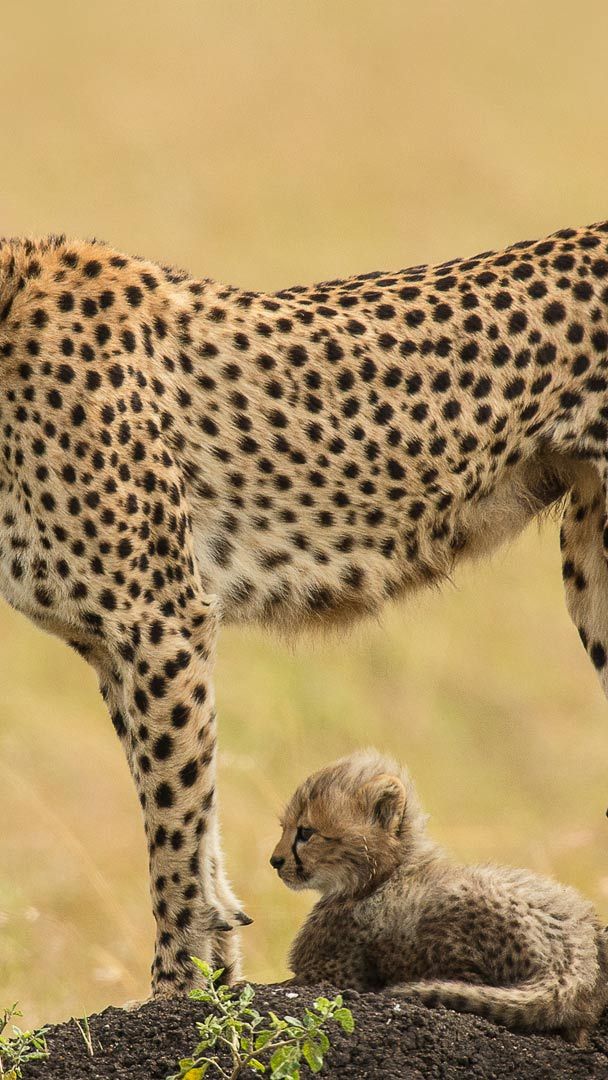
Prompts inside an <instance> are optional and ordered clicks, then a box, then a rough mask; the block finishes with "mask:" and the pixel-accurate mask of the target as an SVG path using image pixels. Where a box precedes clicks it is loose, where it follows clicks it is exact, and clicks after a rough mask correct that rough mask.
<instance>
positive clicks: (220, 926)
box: [211, 922, 234, 934]
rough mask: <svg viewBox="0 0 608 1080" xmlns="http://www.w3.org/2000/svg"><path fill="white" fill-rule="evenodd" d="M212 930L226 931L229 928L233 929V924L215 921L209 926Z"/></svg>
mask: <svg viewBox="0 0 608 1080" xmlns="http://www.w3.org/2000/svg"><path fill="white" fill-rule="evenodd" d="M211 929H212V930H221V931H222V933H226V934H227V933H228V931H229V930H234V926H231V925H230V923H229V922H216V923H214V924H213V926H212V927H211Z"/></svg>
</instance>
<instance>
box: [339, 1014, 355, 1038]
mask: <svg viewBox="0 0 608 1080" xmlns="http://www.w3.org/2000/svg"><path fill="white" fill-rule="evenodd" d="M334 1020H337V1021H338V1023H339V1025H340V1027H341V1028H342V1031H345V1032H346V1034H347V1035H352V1033H353V1031H354V1030H355V1021H354V1018H353V1014H352V1013H351V1011H350V1009H338V1011H337V1012H335V1013H334Z"/></svg>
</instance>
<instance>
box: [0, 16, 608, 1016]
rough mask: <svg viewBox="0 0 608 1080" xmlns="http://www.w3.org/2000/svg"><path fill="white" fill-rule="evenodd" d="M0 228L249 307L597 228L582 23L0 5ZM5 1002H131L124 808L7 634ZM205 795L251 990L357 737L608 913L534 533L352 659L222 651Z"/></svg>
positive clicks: (600, 854)
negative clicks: (294, 823)
mask: <svg viewBox="0 0 608 1080" xmlns="http://www.w3.org/2000/svg"><path fill="white" fill-rule="evenodd" d="M2 14H3V17H2V34H1V37H0V102H1V110H2V123H1V124H0V162H1V167H0V213H1V225H0V230H1V231H2V232H4V233H6V234H17V233H36V232H38V233H40V232H47V231H51V230H55V231H67V232H68V233H71V234H75V235H85V236H90V235H97V236H101V237H104V238H105V239H108V240H110V241H112V242H113V243H115V244H116V245H117V246H119V247H121V248H124V249H125V250H129V251H137V252H141V253H145V254H147V255H150V256H152V257H156V258H159V259H161V260H163V261H170V262H174V263H177V264H181V265H185V266H187V267H189V268H190V269H191V270H192V271H193V272H194V273H198V274H200V275H210V276H213V277H216V278H219V279H223V280H229V281H233V282H235V283H237V284H241V285H244V286H248V287H257V288H273V287H279V286H280V285H284V284H289V283H292V282H294V281H298V280H302V281H310V280H313V279H321V278H327V277H336V276H339V275H343V274H348V273H351V272H355V271H361V270H365V269H373V268H377V267H399V266H403V265H408V264H411V263H415V262H419V261H421V260H427V259H430V260H439V259H444V258H449V257H452V256H454V255H457V254H470V253H472V252H474V251H476V250H481V249H487V248H490V247H494V246H499V245H501V244H503V243H505V242H508V241H510V240H517V239H521V238H523V237H525V236H536V235H542V234H543V233H545V232H548V231H550V230H551V229H554V228H558V227H560V226H561V225H565V224H570V223H574V224H575V223H584V222H588V221H593V220H597V219H600V218H602V217H606V216H608V195H607V193H606V179H605V178H606V175H607V166H608V140H607V139H606V112H605V105H606V91H607V85H606V84H607V81H608V71H607V68H606V63H605V42H606V39H607V32H608V8H607V7H606V5H605V3H603V2H602V0H583V2H582V3H580V4H578V5H576V7H573V5H572V4H570V3H566V2H560V0H536V3H535V4H530V3H529V0H508V2H506V0H497V2H495V3H492V4H488V3H487V2H485V0H467V3H465V4H457V3H455V2H449V0H427V2H426V3H425V4H420V3H419V2H418V3H414V2H412V0H367V2H363V0H299V2H294V0H256V2H255V3H253V2H251V0H221V2H220V0H172V2H169V0H158V2H156V3H151V2H150V0H129V3H128V4H125V3H121V2H119V0H105V3H104V4H103V5H97V4H91V3H89V4H84V3H82V0H53V3H44V2H43V0H38V2H37V3H36V2H35V3H33V4H28V5H17V4H11V5H5V6H4V7H3V13H2ZM0 654H1V666H0V678H1V679H2V689H3V693H2V698H1V701H0V822H1V848H0V991H1V1000H0V1003H9V1002H10V1001H12V1000H14V999H15V998H19V1000H20V1001H21V1003H22V1006H23V1008H24V1011H25V1014H26V1020H27V1021H28V1022H31V1023H35V1022H39V1021H42V1020H53V1019H56V1018H60V1017H64V1016H67V1015H69V1014H70V1013H72V1012H74V1013H79V1014H81V1013H82V1012H83V1011H85V1010H86V1011H87V1012H90V1011H92V1010H94V1009H96V1008H99V1007H101V1006H103V1005H104V1004H106V1003H107V1002H109V1001H114V1002H120V1001H122V1000H124V999H126V998H129V997H136V996H144V995H145V994H146V992H147V968H148V964H149V961H150V956H151V945H152V922H151V916H150V911H149V901H148V895H147V881H146V859H145V853H144V843H143V829H142V826H141V821H140V816H139V807H138V803H137V799H136V797H135V794H134V792H133V790H132V788H131V783H130V780H129V777H128V773H127V767H126V764H125V762H124V760H123V758H122V756H121V751H120V748H119V746H118V744H117V741H116V740H115V737H114V735H113V732H112V730H111V726H110V724H109V722H108V720H107V718H106V715H105V713H104V710H103V707H102V705H101V702H100V700H99V699H98V696H97V691H96V686H95V680H94V678H93V676H92V674H91V673H90V672H89V671H88V669H87V668H86V666H85V665H84V664H83V663H82V662H81V661H79V660H78V658H77V657H75V656H74V655H72V654H71V653H70V652H69V650H67V649H66V648H65V647H64V646H63V645H61V644H60V643H59V642H55V641H53V640H52V639H50V638H45V637H44V636H42V635H41V634H40V633H39V632H37V631H35V630H34V629H33V628H32V627H30V626H29V625H28V624H27V623H26V622H25V621H24V620H23V619H21V618H20V617H18V616H17V615H15V614H14V613H12V612H11V611H9V610H8V609H7V608H2V611H1V613H0ZM218 698H219V705H220V730H221V740H220V744H221V774H220V779H221V798H222V802H223V821H224V834H225V842H226V847H227V849H228V853H229V859H230V866H231V868H232V871H233V877H234V880H235V882H236V885H237V887H238V891H239V893H240V894H241V895H242V897H243V899H244V900H245V901H246V906H247V909H248V910H250V911H251V914H252V915H254V916H255V918H256V922H255V924H254V926H253V927H251V928H250V929H249V930H247V931H246V932H245V933H244V934H243V938H244V945H245V958H246V971H247V975H248V976H250V977H251V978H256V979H274V978H279V977H282V976H284V974H285V959H284V958H285V952H286V947H287V943H288V941H289V939H290V937H291V935H292V934H293V932H294V930H295V928H296V925H297V923H298V920H299V918H300V917H301V916H302V913H303V912H304V910H306V908H307V906H308V904H309V903H310V899H311V898H310V897H306V896H296V895H294V894H290V893H288V892H287V891H286V890H285V889H284V888H283V887H282V886H281V885H280V883H279V882H278V881H276V880H275V877H274V876H273V874H272V872H271V870H270V868H269V867H268V866H267V858H268V855H269V853H270V851H271V849H272V846H273V844H274V841H275V838H276V835H277V827H276V820H275V818H276V813H277V811H278V809H279V807H280V804H281V801H282V800H283V799H284V798H285V797H286V796H287V795H288V794H289V793H290V791H291V790H292V788H293V786H294V785H295V784H296V783H297V782H298V781H299V780H300V779H301V778H302V776H303V775H304V774H305V773H306V772H308V771H309V770H310V769H312V768H314V767H316V766H318V765H320V764H321V763H323V762H325V761H327V760H329V759H331V758H332V757H334V756H337V755H338V754H341V753H344V752H345V751H348V750H349V749H351V748H352V747H354V746H358V745H360V744H365V743H375V744H377V745H378V746H379V747H381V748H383V749H387V750H390V751H391V752H392V753H394V754H396V755H398V756H400V757H402V758H403V759H404V760H406V761H407V762H408V763H409V765H410V766H411V768H412V771H413V774H414V776H415V778H416V780H417V782H418V785H419V787H420V790H421V793H422V795H423V797H424V799H425V802H426V804H427V806H428V808H429V810H430V811H431V812H432V815H433V818H434V821H435V833H436V835H437V836H438V837H439V838H440V839H441V840H442V841H443V842H444V843H445V844H446V845H449V846H450V847H451V848H453V849H454V851H455V852H456V853H458V854H459V855H461V856H462V857H465V858H470V859H490V858H491V859H498V860H502V861H509V862H513V863H522V864H528V865H530V866H533V867H535V868H537V869H540V870H542V871H548V872H551V873H554V874H556V875H558V876H559V877H561V878H563V879H564V880H566V881H569V882H571V883H573V884H575V885H577V886H579V887H580V888H582V889H584V890H585V891H586V892H587V893H588V894H589V895H590V896H591V897H592V898H593V899H594V900H595V901H596V902H597V903H598V905H599V908H600V911H601V912H602V913H603V915H604V917H605V916H606V915H607V914H608V870H607V867H606V862H605V851H606V837H607V835H608V824H607V823H606V821H605V818H604V809H605V805H606V801H607V800H608V784H605V783H604V775H605V772H606V769H605V764H604V763H605V761H606V756H607V750H608V729H607V726H606V725H607V720H608V717H607V716H606V707H605V705H604V702H603V699H602V698H601V696H600V692H599V689H598V688H597V687H596V684H595V679H594V676H593V673H592V671H591V669H590V666H589V664H588V663H587V661H586V658H585V656H584V654H583V651H582V649H581V647H580V645H579V644H578V641H577V637H576V634H575V632H574V630H573V629H572V627H571V626H570V624H569V621H568V618H567V615H566V612H565V608H564V605H563V601H562V598H561V586H560V574H559V559H558V551H557V528H556V525H555V523H548V524H547V525H546V526H545V527H544V529H543V532H542V534H541V535H540V536H539V535H538V534H537V533H536V532H535V531H532V532H530V533H529V534H528V535H527V536H525V537H524V538H522V540H521V541H520V542H519V543H518V544H517V545H515V546H514V547H513V548H512V549H511V551H510V552H508V553H506V554H501V555H499V556H498V557H496V558H495V559H494V561H493V562H492V564H491V565H489V566H486V567H483V568H480V567H477V568H471V569H467V570H466V571H465V572H464V573H462V574H460V575H459V577H458V581H457V587H455V588H453V587H450V588H448V589H446V590H443V592H442V594H441V595H439V594H428V595H426V596H424V597H422V598H418V599H415V600H414V601H413V603H410V604H409V606H408V607H407V608H404V609H401V610H398V611H397V610H394V611H391V612H388V613H387V614H386V617H385V619H384V620H383V622H382V625H378V626H376V625H371V626H370V625H367V626H365V627H362V628H360V629H358V630H357V631H356V632H355V633H354V634H353V635H352V636H351V637H350V638H348V639H346V640H337V639H334V640H330V641H327V640H323V641H322V642H321V643H317V644H316V646H315V645H310V644H307V643H304V644H303V645H302V646H301V647H298V648H297V649H296V650H295V651H290V650H287V649H286V648H285V647H283V646H281V645H280V644H277V642H275V641H272V640H270V639H268V638H262V637H261V636H258V635H257V634H254V633H250V634H246V633H240V632H239V633H236V632H228V633H226V634H225V635H224V637H223V640H222V644H221V650H220V664H219V672H218Z"/></svg>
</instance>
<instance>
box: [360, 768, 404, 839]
mask: <svg viewBox="0 0 608 1080" xmlns="http://www.w3.org/2000/svg"><path fill="white" fill-rule="evenodd" d="M361 795H362V797H363V800H364V803H365V805H366V806H367V807H368V809H369V813H370V816H371V818H372V821H375V822H377V823H378V825H381V826H382V828H383V829H386V831H387V832H393V833H394V832H397V830H398V828H399V826H400V824H401V819H402V818H403V811H404V810H405V788H404V786H403V784H402V783H401V780H399V778H398V777H397V776H391V775H390V774H389V773H381V774H380V776H374V779H373V780H369V781H368V783H367V784H365V786H364V787H363V788H362V790H361Z"/></svg>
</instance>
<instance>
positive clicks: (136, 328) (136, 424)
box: [0, 223, 608, 996]
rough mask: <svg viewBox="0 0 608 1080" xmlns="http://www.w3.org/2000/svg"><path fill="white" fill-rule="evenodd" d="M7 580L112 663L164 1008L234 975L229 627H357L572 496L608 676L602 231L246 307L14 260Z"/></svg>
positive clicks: (2, 264)
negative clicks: (219, 674) (225, 705)
mask: <svg viewBox="0 0 608 1080" xmlns="http://www.w3.org/2000/svg"><path fill="white" fill-rule="evenodd" d="M0 365H1V375H2V379H1V386H0V430H1V457H0V460H1V467H0V583H1V585H0V589H1V592H2V594H3V596H4V597H5V598H6V600H7V601H8V602H9V603H10V604H12V605H13V606H14V607H15V608H16V609H17V610H19V611H21V612H23V613H24V614H25V615H27V616H28V617H29V618H30V619H32V620H33V621H34V622H35V623H36V624H37V625H39V626H40V627H42V628H43V629H45V630H47V631H50V632H52V633H54V634H57V635H59V636H60V637H61V638H63V639H64V640H65V641H66V642H68V643H69V644H70V645H72V646H73V647H74V648H75V649H76V650H77V651H78V652H79V653H81V654H82V655H83V656H84V657H86V659H87V660H88V661H89V662H90V663H91V664H92V665H93V667H94V668H95V670H96V671H97V673H98V676H99V681H100V685H101V690H102V693H103V695H104V698H105V700H106V702H107V705H108V708H109V711H110V713H111V716H112V720H113V723H114V727H115V729H116V732H117V734H118V736H119V738H120V740H121V742H122V744H123V746H124V749H125V752H126V755H127V759H128V762H129V766H130V769H131V772H132V774H133V779H134V781H135V784H136V788H137V791H138V794H139V798H140V801H141V805H142V808H143V814H144V820H145V830H146V837H147V843H148V849H149V860H150V880H151V892H152V902H153V909H154V915H155V919H156V924H157V940H156V950H155V957H154V963H153V968H152V982H153V992H154V994H156V995H159V996H170V995H172V994H175V993H179V992H182V991H183V990H184V989H186V988H187V987H188V986H190V985H192V982H193V976H192V975H191V969H192V965H191V963H190V961H189V957H190V955H191V954H196V955H199V956H204V957H206V958H211V959H213V962H214V963H221V964H223V965H224V966H225V968H226V977H227V978H234V977H235V976H236V975H237V972H238V962H239V957H238V942H237V940H236V939H237V935H236V934H235V933H229V932H228V931H229V930H230V928H232V927H234V926H235V925H236V924H238V923H239V922H245V921H247V920H246V916H244V915H243V914H242V912H241V910H240V905H239V903H238V902H237V901H236V899H235V898H234V896H233V894H232V891H231V889H230V886H229V884H228V882H227V879H226V876H225V872H224V868H223V863H222V856H221V851H220V844H219V835H218V826H217V814H216V806H215V748H216V717H215V710H214V696H213V683H212V676H213V664H214V653H215V648H216V640H217V635H218V629H219V627H220V624H221V623H239V622H252V621H257V622H259V623H263V624H266V625H268V626H270V627H273V628H279V629H283V630H286V631H297V630H298V629H300V628H302V627H305V626H308V627H312V628H314V627H316V626H321V625H323V624H325V623H328V622H334V623H335V622H342V623H348V622H350V621H352V620H353V619H354V618H355V617H358V616H361V615H364V614H368V613H373V612H375V611H377V610H378V609H379V608H380V606H381V605H382V604H383V603H384V602H385V601H386V600H388V599H392V598H396V597H400V596H402V595H404V594H406V593H407V592H409V591H410V590H412V589H414V588H416V587H419V586H421V585H424V584H427V583H431V582H439V581H441V580H442V579H444V578H446V577H447V576H448V575H450V574H451V572H452V570H453V567H454V565H455V563H456V562H457V561H458V560H459V559H460V558H464V557H479V556H482V555H485V554H486V553H488V552H489V551H491V550H492V549H493V548H494V547H496V545H498V544H499V543H501V542H502V541H504V540H506V539H508V538H509V537H511V536H514V535H516V534H517V533H518V532H519V531H520V530H521V529H522V528H523V527H524V526H525V524H526V523H527V522H528V521H530V519H532V518H533V517H535V516H536V515H538V514H539V513H540V512H541V511H543V510H545V509H546V508H547V507H549V506H550V505H551V504H552V503H554V502H556V501H557V500H559V499H562V500H563V502H564V506H565V509H564V516H563V527H562V547H563V573H564V579H565V585H566V595H567V603H568V607H569V610H570V613H571V615H572V617H573V619H574V622H575V624H576V626H577V627H578V629H579V632H580V636H581V638H582V640H583V644H584V645H585V648H586V649H587V651H588V653H589V655H590V657H591V660H592V662H593V664H594V666H595V667H596V669H597V670H598V671H599V673H600V676H601V678H602V680H603V682H604V685H605V686H606V685H607V677H608V667H607V649H608V616H607V612H608V567H607V561H606V556H607V552H608V527H607V524H606V487H607V462H608V223H600V224H597V225H592V226H590V227H589V228H582V229H565V230H562V231H561V232H558V233H556V234H555V235H553V236H551V237H550V238H549V239H547V240H543V241H541V242H527V243H521V244H516V245H515V246H513V247H510V248H508V249H506V250H505V251H502V252H499V253H485V254H482V255H478V256H476V257H474V258H471V259H466V260H456V261H453V262H450V263H445V264H443V265H441V266H436V267H427V266H416V267H413V268H411V269H407V270H401V271H398V272H395V273H372V274H363V275H360V276H358V277H354V278H351V279H349V280H346V281H332V282H325V283H323V284H320V285H315V286H312V287H299V286H298V287H296V288H291V289H285V290H283V291H281V292H278V293H274V294H272V295H269V294H262V293H254V292H245V291H242V290H239V289H236V288H231V287H226V286H224V285H219V284H216V283H215V282H213V281H210V280H193V279H192V278H190V277H188V276H187V275H185V274H183V273H179V272H176V271H174V270H171V269H167V268H164V267H160V266H158V265H156V264H153V263H150V262H147V261H145V260H143V259H139V258H129V257H127V256H124V255H121V254H118V253H117V252H115V251H114V250H112V249H111V248H109V247H107V246H105V245H104V244H100V243H90V242H70V241H67V240H65V239H64V238H61V237H49V238H46V239H43V240H40V241H29V240H18V239H17V240H7V241H2V242H1V243H0Z"/></svg>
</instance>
